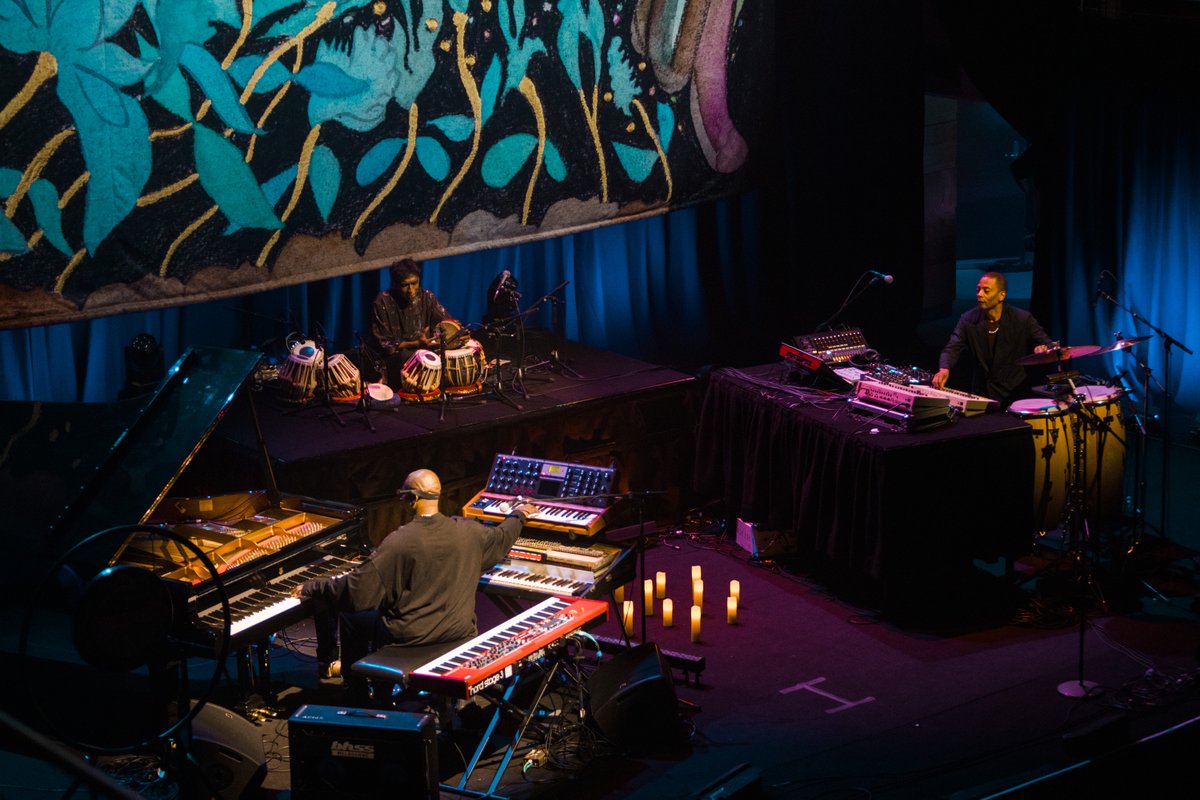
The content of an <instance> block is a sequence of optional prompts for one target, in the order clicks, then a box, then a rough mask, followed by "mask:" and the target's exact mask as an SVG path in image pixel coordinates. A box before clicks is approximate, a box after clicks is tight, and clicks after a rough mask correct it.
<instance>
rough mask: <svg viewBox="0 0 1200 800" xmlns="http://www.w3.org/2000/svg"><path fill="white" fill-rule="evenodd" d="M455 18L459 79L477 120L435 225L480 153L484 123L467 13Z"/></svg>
mask: <svg viewBox="0 0 1200 800" xmlns="http://www.w3.org/2000/svg"><path fill="white" fill-rule="evenodd" d="M453 19H454V31H455V34H454V41H455V51H456V53H455V55H456V60H457V61H458V79H459V80H460V81H462V85H463V89H465V90H466V92H467V100H468V101H470V103H471V116H472V117H473V118H474V120H475V129H474V130H473V131H472V132H471V151H470V152H469V153H467V158H466V160H465V161H463V163H462V166H461V167H459V168H458V174H457V175H455V176H454V179H453V180H452V181H450V185H449V186H447V187H446V191H445V192H443V193H442V199H441V200H439V201H438V204H437V208H435V209H434V210H433V215H432V216H431V217H430V218H429V221H430V222H432V223H433V224H435V225H436V224H437V218H438V215H439V214H441V213H442V206H444V205H446V201H447V200H449V199H450V195H452V194H454V190H455V189H457V188H458V185H459V184H460V183H462V180H463V178H464V177H466V175H467V171H468V170H469V169H470V168H471V165H472V164H473V163H474V162H475V156H476V155H477V154H478V153H479V136H480V128H481V127H482V125H483V101H481V100H480V99H479V87H477V86H476V85H475V79H474V78H473V77H472V76H471V70H470V69H469V68H468V67H467V57H466V53H465V52H464V51H465V44H464V41H465V38H466V37H465V32H466V27H467V15H466V14H464V13H463V12H461V11H456V12H455V13H454V17H453Z"/></svg>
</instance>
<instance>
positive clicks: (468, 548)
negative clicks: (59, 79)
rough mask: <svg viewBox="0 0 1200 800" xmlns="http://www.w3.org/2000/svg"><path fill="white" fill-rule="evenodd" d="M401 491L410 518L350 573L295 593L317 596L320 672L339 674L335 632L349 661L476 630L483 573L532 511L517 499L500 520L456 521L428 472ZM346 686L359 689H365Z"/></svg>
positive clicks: (409, 479) (469, 634)
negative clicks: (381, 650)
mask: <svg viewBox="0 0 1200 800" xmlns="http://www.w3.org/2000/svg"><path fill="white" fill-rule="evenodd" d="M399 493H400V494H403V495H407V496H408V497H410V498H411V500H412V502H413V508H414V511H415V516H414V517H413V519H412V521H411V522H409V523H408V524H406V525H402V526H400V527H399V528H397V529H396V530H394V531H392V532H391V533H389V534H388V535H387V537H385V538H384V540H383V541H382V542H380V543H379V547H378V548H376V550H375V552H374V553H373V554H372V555H371V557H370V558H369V559H368V560H367V561H365V562H363V563H362V564H361V565H360V566H358V567H357V568H356V569H354V570H353V571H352V572H350V573H348V574H346V575H343V576H339V577H336V578H321V579H318V580H312V581H307V582H305V583H304V584H303V585H302V586H300V587H299V588H298V589H297V590H296V593H297V594H298V595H299V596H301V597H306V598H312V599H313V601H314V606H315V608H314V613H313V617H314V622H315V624H316V628H317V662H318V672H319V674H320V675H321V677H334V676H336V675H337V674H338V673H340V671H341V663H340V662H339V661H338V660H337V642H336V641H335V639H334V633H335V630H336V632H337V633H338V634H339V635H340V639H341V662H345V663H346V664H352V663H354V662H355V661H357V660H358V659H360V658H363V657H364V656H366V655H367V654H368V653H370V652H371V651H372V650H373V649H374V648H377V647H380V646H382V645H384V644H393V643H394V644H402V645H403V644H408V645H425V644H436V643H439V642H454V641H459V640H462V639H469V638H472V637H474V636H475V635H477V633H478V629H477V624H476V619H475V591H476V589H477V588H478V585H479V578H480V576H481V575H482V574H483V572H484V571H485V570H486V569H488V568H489V567H491V566H492V565H493V564H496V563H498V562H499V561H501V560H503V559H504V557H505V555H506V554H507V553H508V550H509V548H510V547H512V544H513V542H514V541H516V538H517V536H518V535H519V534H520V532H521V528H522V526H523V524H524V519H525V517H526V516H527V515H528V514H531V513H533V511H534V510H535V508H534V507H533V506H532V505H529V504H527V503H519V504H517V505H516V506H515V507H514V508H512V509H511V510H510V513H511V515H510V516H509V517H508V518H507V519H505V520H504V521H502V522H501V523H500V524H498V525H485V524H484V523H482V522H478V521H476V520H471V519H451V518H450V517H446V516H444V515H443V514H441V513H440V512H439V511H438V500H439V498H440V497H441V493H442V484H441V480H440V479H439V478H438V476H437V475H436V474H435V473H434V472H433V471H431V470H428V469H419V470H416V471H415V472H412V473H410V474H409V475H408V477H407V478H406V479H405V481H404V486H403V488H401V490H400V492H399ZM335 621H336V627H335ZM347 685H348V686H349V687H350V688H352V689H354V690H356V691H358V692H360V693H361V692H362V689H364V688H365V686H363V685H353V684H351V683H350V682H349V681H347Z"/></svg>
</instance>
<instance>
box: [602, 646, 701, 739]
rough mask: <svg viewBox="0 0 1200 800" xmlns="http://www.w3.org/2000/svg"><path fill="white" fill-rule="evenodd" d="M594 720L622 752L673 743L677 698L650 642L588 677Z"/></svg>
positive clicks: (677, 733) (676, 731) (677, 732)
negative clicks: (622, 749) (623, 749)
mask: <svg viewBox="0 0 1200 800" xmlns="http://www.w3.org/2000/svg"><path fill="white" fill-rule="evenodd" d="M588 695H589V698H590V708H591V713H592V721H593V722H594V723H595V724H596V727H598V728H599V729H600V732H601V733H603V734H604V736H605V737H606V738H607V739H608V740H609V741H611V742H612V743H613V744H615V745H617V746H619V747H622V748H625V749H626V750H631V751H635V750H652V749H659V748H664V747H665V748H669V747H672V746H674V745H677V744H678V743H679V741H680V738H681V734H682V725H681V724H680V719H679V699H678V698H677V697H676V696H675V683H674V681H673V680H672V679H671V671H670V668H669V667H668V666H667V662H666V659H665V658H663V655H662V653H661V652H660V651H659V649H658V645H657V644H655V643H654V642H647V643H645V644H641V645H638V646H637V647H634V648H631V649H629V650H626V651H624V652H621V653H618V654H616V655H615V656H613V657H612V658H611V659H610V660H609V661H606V662H605V663H603V664H601V665H600V666H599V667H597V668H596V671H595V672H594V673H592V676H591V677H590V678H589V679H588Z"/></svg>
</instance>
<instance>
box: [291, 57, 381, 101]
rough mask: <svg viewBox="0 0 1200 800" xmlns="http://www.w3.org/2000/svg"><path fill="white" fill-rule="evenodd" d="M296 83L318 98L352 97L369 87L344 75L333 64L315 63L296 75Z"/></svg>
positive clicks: (339, 68) (343, 72) (363, 82)
mask: <svg viewBox="0 0 1200 800" xmlns="http://www.w3.org/2000/svg"><path fill="white" fill-rule="evenodd" d="M296 83H298V84H300V85H301V86H303V87H304V88H305V89H308V91H309V92H310V93H312V94H315V95H318V96H320V97H353V96H354V95H356V94H362V93H363V92H364V91H366V89H367V87H368V86H369V85H370V84H368V83H367V82H366V81H363V80H359V79H358V78H355V77H353V76H351V75H348V74H346V72H345V70H343V69H342V68H341V67H338V66H337V65H335V64H323V63H320V62H318V63H316V64H312V65H310V66H307V67H305V68H304V69H302V70H300V72H298V73H297V74H296Z"/></svg>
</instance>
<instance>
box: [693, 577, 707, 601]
mask: <svg viewBox="0 0 1200 800" xmlns="http://www.w3.org/2000/svg"><path fill="white" fill-rule="evenodd" d="M692 605H694V606H702V605H704V581H702V580H699V579H697V580H694V581H692Z"/></svg>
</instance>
